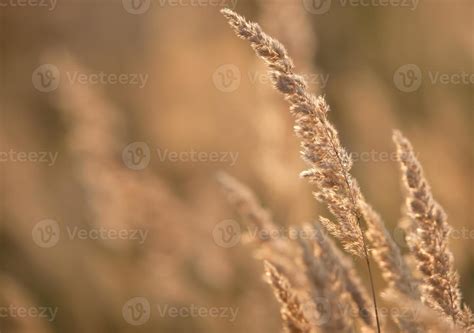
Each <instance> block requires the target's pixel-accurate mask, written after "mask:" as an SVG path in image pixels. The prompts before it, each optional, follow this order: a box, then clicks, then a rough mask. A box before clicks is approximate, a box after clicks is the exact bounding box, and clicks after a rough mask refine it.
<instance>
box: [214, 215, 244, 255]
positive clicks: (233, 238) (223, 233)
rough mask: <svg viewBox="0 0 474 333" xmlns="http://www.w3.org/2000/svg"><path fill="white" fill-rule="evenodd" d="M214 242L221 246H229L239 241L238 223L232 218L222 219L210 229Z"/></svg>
mask: <svg viewBox="0 0 474 333" xmlns="http://www.w3.org/2000/svg"><path fill="white" fill-rule="evenodd" d="M212 237H213V238H214V242H215V243H216V244H217V245H219V246H222V247H225V248H229V247H233V246H235V245H237V244H238V243H239V242H240V237H241V232H240V225H239V224H238V223H237V222H236V221H234V220H225V221H222V222H220V223H218V224H216V226H215V227H214V230H213V231H212Z"/></svg>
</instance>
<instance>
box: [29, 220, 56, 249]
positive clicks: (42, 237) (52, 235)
mask: <svg viewBox="0 0 474 333" xmlns="http://www.w3.org/2000/svg"><path fill="white" fill-rule="evenodd" d="M60 234H61V232H60V229H59V224H58V222H56V221H54V220H50V219H46V220H42V221H40V222H38V223H36V225H35V226H34V228H33V230H32V232H31V235H32V237H33V241H34V242H35V243H36V245H38V246H39V247H42V248H50V247H53V246H55V245H56V244H58V242H59V237H60Z"/></svg>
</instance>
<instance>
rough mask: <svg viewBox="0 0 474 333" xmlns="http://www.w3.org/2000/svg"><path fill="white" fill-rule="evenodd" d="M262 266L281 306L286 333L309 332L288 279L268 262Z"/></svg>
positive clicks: (306, 321)
mask: <svg viewBox="0 0 474 333" xmlns="http://www.w3.org/2000/svg"><path fill="white" fill-rule="evenodd" d="M264 265H265V274H266V276H267V281H268V283H269V284H270V285H271V286H272V287H273V293H274V294H275V297H276V298H277V300H278V301H279V302H280V304H281V317H282V319H283V323H284V327H285V331H286V332H288V333H305V332H311V326H310V324H309V320H308V319H307V318H306V315H305V313H304V308H303V305H302V303H301V301H300V299H299V298H298V296H297V295H296V293H295V292H294V291H293V288H292V286H291V285H290V283H289V281H288V279H287V278H286V277H285V276H284V275H283V274H282V273H281V272H279V271H278V270H277V268H276V267H275V266H274V265H272V264H271V263H270V262H268V261H265V262H264Z"/></svg>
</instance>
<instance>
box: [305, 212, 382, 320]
mask: <svg viewBox="0 0 474 333" xmlns="http://www.w3.org/2000/svg"><path fill="white" fill-rule="evenodd" d="M320 219H324V218H322V217H320ZM306 230H307V231H306V233H308V234H311V235H313V237H314V245H315V255H314V256H313V259H314V260H316V261H318V263H317V265H318V266H320V267H321V269H326V270H327V271H328V272H335V273H334V274H336V275H338V276H339V277H340V278H341V279H342V281H343V283H344V288H345V290H346V291H347V292H348V293H349V295H350V297H351V299H352V305H353V308H354V310H355V312H356V313H357V314H358V316H360V318H361V319H362V321H363V323H364V324H365V325H367V326H368V327H369V328H372V327H373V326H374V316H373V312H372V311H371V309H370V308H371V305H370V303H371V302H370V298H369V296H368V294H367V290H366V289H365V287H364V285H363V284H362V282H361V281H360V278H359V276H358V274H357V272H356V270H355V268H354V265H353V264H352V262H351V261H350V260H349V258H347V257H346V256H345V255H344V254H343V253H342V252H341V251H340V250H339V249H338V248H337V246H336V245H335V244H334V242H333V241H332V239H331V238H330V237H328V236H327V235H326V234H325V233H324V231H323V230H322V227H321V226H320V225H319V224H315V225H313V226H311V227H308V226H306Z"/></svg>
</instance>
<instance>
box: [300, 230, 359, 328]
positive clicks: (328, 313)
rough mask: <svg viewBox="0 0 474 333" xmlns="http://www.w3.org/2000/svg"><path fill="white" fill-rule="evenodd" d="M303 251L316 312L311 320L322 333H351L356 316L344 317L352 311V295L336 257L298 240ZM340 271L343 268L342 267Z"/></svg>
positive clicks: (304, 264) (305, 241)
mask: <svg viewBox="0 0 474 333" xmlns="http://www.w3.org/2000/svg"><path fill="white" fill-rule="evenodd" d="M298 242H299V243H300V245H301V248H302V250H303V253H302V260H303V266H304V267H305V271H306V276H307V278H308V281H309V283H310V286H311V292H310V293H311V295H312V300H313V303H314V304H315V305H316V306H315V311H316V312H317V316H316V318H310V319H311V320H312V321H313V322H314V324H315V325H316V326H317V327H318V328H319V329H320V330H321V332H328V333H329V332H352V331H353V329H354V325H355V323H354V319H355V318H354V316H351V315H347V313H344V311H345V310H347V309H351V310H352V307H351V295H350V294H349V292H348V291H347V289H346V287H345V283H344V279H343V278H342V273H341V269H339V268H338V267H336V265H337V264H335V261H337V260H338V258H337V257H335V256H334V253H331V252H324V251H323V250H322V249H321V248H319V246H318V247H315V246H314V243H312V242H311V243H310V242H308V241H307V240H304V239H298ZM338 266H339V265H338ZM339 267H340V266H339Z"/></svg>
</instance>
